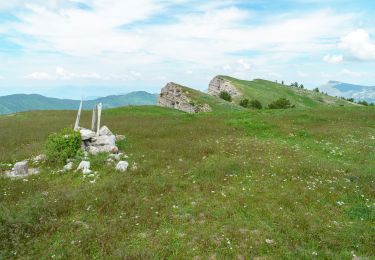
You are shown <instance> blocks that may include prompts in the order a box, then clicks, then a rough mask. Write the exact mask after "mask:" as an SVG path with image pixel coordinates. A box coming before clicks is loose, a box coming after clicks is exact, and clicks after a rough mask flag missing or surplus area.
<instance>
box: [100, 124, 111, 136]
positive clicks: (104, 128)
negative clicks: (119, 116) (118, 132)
mask: <svg viewBox="0 0 375 260" xmlns="http://www.w3.org/2000/svg"><path fill="white" fill-rule="evenodd" d="M99 135H113V134H112V132H111V130H109V128H108V127H107V126H105V125H104V126H102V127H101V128H100V130H99Z"/></svg>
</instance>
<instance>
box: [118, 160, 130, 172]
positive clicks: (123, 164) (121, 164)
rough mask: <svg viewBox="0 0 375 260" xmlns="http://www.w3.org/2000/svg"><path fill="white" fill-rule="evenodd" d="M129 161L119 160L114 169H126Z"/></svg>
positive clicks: (121, 170)
mask: <svg viewBox="0 0 375 260" xmlns="http://www.w3.org/2000/svg"><path fill="white" fill-rule="evenodd" d="M128 166H129V163H128V162H127V161H119V162H118V164H117V165H116V171H120V172H124V171H126V170H127V169H128Z"/></svg>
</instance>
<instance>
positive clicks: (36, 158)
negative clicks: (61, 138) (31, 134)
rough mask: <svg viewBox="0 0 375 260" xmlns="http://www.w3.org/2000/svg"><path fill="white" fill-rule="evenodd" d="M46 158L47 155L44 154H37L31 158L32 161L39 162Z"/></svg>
mask: <svg viewBox="0 0 375 260" xmlns="http://www.w3.org/2000/svg"><path fill="white" fill-rule="evenodd" d="M46 159H47V156H46V155H45V154H39V155H38V156H35V157H34V158H33V162H34V163H41V162H44V161H45V160H46Z"/></svg>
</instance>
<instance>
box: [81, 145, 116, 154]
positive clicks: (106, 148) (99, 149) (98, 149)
mask: <svg viewBox="0 0 375 260" xmlns="http://www.w3.org/2000/svg"><path fill="white" fill-rule="evenodd" d="M87 149H88V152H89V153H90V154H92V155H97V154H98V153H117V152H118V148H117V146H111V145H103V146H89V147H88V148H87Z"/></svg>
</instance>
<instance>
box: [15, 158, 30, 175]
mask: <svg viewBox="0 0 375 260" xmlns="http://www.w3.org/2000/svg"><path fill="white" fill-rule="evenodd" d="M12 172H13V174H14V175H15V176H24V175H27V174H28V173H29V166H28V162H27V161H22V162H17V163H16V164H15V165H14V167H13V171H12Z"/></svg>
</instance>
